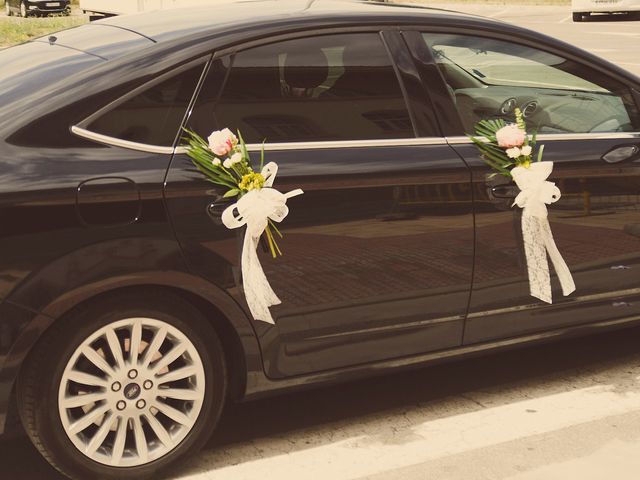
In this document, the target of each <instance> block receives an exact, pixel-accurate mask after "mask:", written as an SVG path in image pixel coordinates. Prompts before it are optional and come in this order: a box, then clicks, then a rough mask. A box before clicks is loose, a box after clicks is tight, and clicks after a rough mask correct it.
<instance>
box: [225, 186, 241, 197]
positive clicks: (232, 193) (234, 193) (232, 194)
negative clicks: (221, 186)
mask: <svg viewBox="0 0 640 480" xmlns="http://www.w3.org/2000/svg"><path fill="white" fill-rule="evenodd" d="M239 193H240V190H238V189H237V188H234V189H231V190H229V191H228V192H227V193H225V194H224V195H223V196H222V198H231V197H236V196H237V195H238V194H239Z"/></svg>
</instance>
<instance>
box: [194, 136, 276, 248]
mask: <svg viewBox="0 0 640 480" xmlns="http://www.w3.org/2000/svg"><path fill="white" fill-rule="evenodd" d="M185 131H186V132H187V135H188V136H187V137H185V140H187V142H188V149H187V155H188V156H189V157H190V158H191V160H192V162H193V164H194V165H195V166H196V167H197V168H198V170H200V172H202V173H203V174H204V175H205V177H206V178H207V180H208V181H210V182H212V183H215V184H216V185H221V186H223V187H226V188H228V190H227V191H226V192H225V194H224V195H223V198H233V197H237V198H238V199H240V198H242V197H243V196H244V195H246V194H247V193H249V192H251V191H253V190H260V189H262V188H264V187H265V176H264V175H263V169H264V145H263V148H262V150H261V151H260V167H259V171H255V170H254V168H253V164H252V162H251V157H250V156H249V152H248V151H247V146H246V144H245V142H244V140H243V139H242V135H241V134H240V132H238V136H236V135H234V134H233V132H231V130H229V129H228V128H225V129H223V130H217V131H215V132H213V133H212V134H211V135H210V136H209V137H208V139H207V141H205V140H204V139H203V138H202V137H201V136H200V135H198V134H197V133H195V132H193V131H191V130H187V129H185ZM264 235H265V237H266V240H267V243H268V244H269V251H270V252H271V256H272V257H273V258H276V257H277V256H278V255H282V251H281V250H280V247H279V246H278V243H277V242H276V235H277V236H279V237H280V238H282V233H280V230H278V227H276V226H275V224H274V222H273V220H271V219H270V218H268V221H267V225H266V226H265V228H264Z"/></svg>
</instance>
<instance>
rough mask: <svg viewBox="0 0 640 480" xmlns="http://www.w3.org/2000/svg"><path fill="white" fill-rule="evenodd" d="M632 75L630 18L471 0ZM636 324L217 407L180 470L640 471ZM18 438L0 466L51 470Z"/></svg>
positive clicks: (216, 473) (623, 477)
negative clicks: (215, 420) (576, 16)
mask: <svg viewBox="0 0 640 480" xmlns="http://www.w3.org/2000/svg"><path fill="white" fill-rule="evenodd" d="M461 8H464V10H465V11H467V12H476V11H477V12H481V13H483V14H484V15H489V16H492V17H495V18H500V19H503V20H505V21H511V22H515V23H518V24H520V25H523V26H526V27H529V28H536V29H539V30H540V31H542V32H544V33H548V34H550V35H553V36H556V37H558V38H562V39H563V40H566V41H568V42H571V43H575V44H577V45H579V46H581V47H583V48H586V49H589V50H591V51H592V52H594V53H596V54H598V55H601V56H603V57H605V58H608V59H609V60H611V61H613V62H615V63H618V64H619V65H621V66H623V67H625V68H627V69H629V70H631V71H634V72H635V73H637V74H639V75H640V59H639V57H638V56H637V52H638V51H640V28H639V27H640V21H638V22H627V21H620V19H619V18H617V17H616V18H613V19H611V18H609V19H603V21H598V22H587V23H580V24H574V23H572V22H571V19H570V12H569V11H568V9H566V8H553V7H486V6H483V7H476V6H470V5H464V7H461ZM638 451H640V329H635V330H632V331H626V332H615V333H609V334H605V335H600V336H598V337H590V338H585V339H578V340H572V341H565V342H562V343H559V344H552V345H545V346H541V347H534V348H528V349H525V350H521V351H514V352H509V353H501V354H496V355H492V356H489V357H485V358H482V359H476V360H467V361H462V362H458V363H454V364H449V365H442V366H434V367H430V368H426V369H422V370H418V371H413V372H404V373H398V374H397V375H393V376H386V377H382V378H376V379H369V380H365V381H360V382H357V383H352V384H348V385H344V386H338V387H331V388H324V389H319V390H313V391H309V392H304V393H296V394H289V395H282V396H279V397H274V398H271V399H265V400H261V401H256V402H252V403H248V404H244V405H236V406H231V407H229V408H228V409H227V412H226V414H225V417H224V419H223V422H222V425H221V426H220V428H219V429H218V431H217V432H216V433H215V434H214V437H213V438H212V440H211V442H210V443H209V445H208V446H207V447H206V448H205V450H204V451H203V452H200V453H198V454H197V455H196V456H195V457H194V459H193V460H192V461H191V462H190V463H189V464H188V466H186V467H183V468H182V469H181V470H180V471H179V472H176V473H175V474H174V476H173V477H172V478H176V479H177V478H180V479H190V480H205V479H207V480H226V479H229V480H244V479H247V480H254V479H262V480H271V479H274V480H276V479H277V480H286V479H294V478H295V479H300V478H304V479H306V480H315V479H317V480H326V479H331V480H347V479H348V480H356V479H357V480H364V479H367V480H396V479H403V480H424V479H437V480H463V479H464V480H556V479H557V480H573V479H579V480H600V479H602V478H612V479H615V480H636V479H637V478H638V472H639V471H640V457H639V456H638V454H637V452H638ZM62 478H63V477H61V476H60V475H58V474H57V473H56V472H55V471H53V470H52V469H51V468H50V467H49V466H48V465H47V464H46V462H45V461H44V460H42V459H41V458H40V456H39V455H38V454H37V452H36V451H35V450H34V449H33V447H31V445H30V444H29V443H28V442H27V441H26V440H25V439H18V440H15V439H13V440H11V441H7V440H6V439H5V440H0V479H8V480H9V479H10V480H58V479H62Z"/></svg>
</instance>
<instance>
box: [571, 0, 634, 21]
mask: <svg viewBox="0 0 640 480" xmlns="http://www.w3.org/2000/svg"><path fill="white" fill-rule="evenodd" d="M571 11H572V12H573V21H574V22H582V21H583V20H584V19H585V18H586V17H588V16H589V15H590V14H592V13H629V12H640V0H572V1H571Z"/></svg>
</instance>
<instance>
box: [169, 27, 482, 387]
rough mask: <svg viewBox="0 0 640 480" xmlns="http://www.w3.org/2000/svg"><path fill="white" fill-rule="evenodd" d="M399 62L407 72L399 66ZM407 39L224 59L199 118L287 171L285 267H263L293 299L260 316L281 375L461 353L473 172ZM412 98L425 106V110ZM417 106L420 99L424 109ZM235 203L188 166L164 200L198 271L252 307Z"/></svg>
mask: <svg viewBox="0 0 640 480" xmlns="http://www.w3.org/2000/svg"><path fill="white" fill-rule="evenodd" d="M392 55H393V56H394V57H395V62H394V61H393V60H392ZM414 70H415V68H414V66H413V64H412V62H411V58H410V57H409V55H408V52H407V50H406V46H405V45H404V43H402V42H401V40H400V38H399V36H398V34H395V33H393V34H387V35H386V40H385V37H384V36H383V35H382V34H381V33H380V32H379V31H372V30H368V31H361V32H359V31H357V30H356V31H354V29H349V31H348V32H340V31H335V30H334V31H333V33H332V34H330V35H326V34H321V33H318V34H312V33H306V34H305V35H304V37H302V38H284V39H277V40H271V41H268V42H265V41H263V42H262V44H258V45H256V44H255V43H254V44H252V45H251V46H248V47H239V48H236V49H234V50H232V51H228V52H218V53H217V54H216V60H215V61H214V62H213V64H212V65H211V68H210V71H209V75H208V77H207V79H206V81H205V83H204V84H203V86H202V89H201V91H200V94H199V97H198V100H197V102H196V104H195V106H194V108H193V113H192V114H191V117H190V118H189V121H188V125H189V127H190V128H192V129H194V130H195V131H197V132H199V133H200V134H202V135H208V134H209V133H210V132H211V131H212V130H215V129H220V128H223V127H229V128H231V129H234V130H235V129H239V130H240V131H241V133H242V135H243V136H244V138H245V140H246V141H247V142H248V143H249V144H250V145H249V148H250V150H251V152H252V154H253V158H254V160H255V159H256V158H259V150H260V148H261V144H262V142H263V141H264V140H266V142H267V143H266V146H265V150H266V152H265V153H266V161H268V162H269V161H273V162H276V163H277V164H278V166H279V170H278V175H277V178H276V180H275V185H274V187H275V188H277V189H278V190H280V191H282V192H287V191H290V190H292V189H295V188H302V189H303V190H304V195H302V196H299V197H295V198H292V199H291V200H289V202H288V206H289V208H290V213H289V216H288V217H287V218H286V219H285V221H284V222H283V224H282V226H281V230H282V233H283V234H284V238H283V239H282V240H281V241H279V243H280V246H281V248H282V250H283V252H284V256H282V257H279V258H277V259H272V258H270V256H269V255H267V254H266V252H265V251H263V250H262V249H259V257H260V262H261V263H262V266H263V268H264V270H265V273H266V275H267V278H268V280H269V282H270V283H271V285H272V287H273V288H274V290H275V292H276V293H277V295H278V296H279V297H280V299H281V300H282V304H281V305H278V306H275V307H272V308H271V312H272V315H273V317H274V319H275V325H269V324H267V323H264V322H261V321H254V322H253V325H254V328H255V330H256V332H257V334H258V336H259V340H260V344H261V348H262V353H263V360H264V364H265V370H266V372H267V374H268V375H269V376H271V377H276V378H277V377H284V376H289V375H295V374H301V373H307V372H314V371H320V370H326V369H330V368H337V367H345V366H350V365H356V364H362V363H366V362H372V361H376V360H383V359H389V358H395V357H400V356H408V355H415V354H420V353H424V352H430V351H434V350H440V349H445V348H449V347H455V346H458V345H460V344H461V341H462V331H463V325H464V316H465V314H466V308H467V302H468V296H469V292H470V285H471V271H472V262H473V218H472V212H471V210H472V202H471V193H470V188H469V187H470V174H469V170H468V167H467V166H466V165H465V163H464V162H463V161H462V160H461V159H460V157H459V156H458V155H457V154H456V153H455V151H453V149H452V148H451V147H450V146H448V145H447V144H446V141H445V139H444V138H443V137H442V135H441V134H440V132H439V130H438V128H437V127H436V122H435V119H434V115H433V112H432V110H431V107H430V104H429V102H428V101H425V96H424V92H423V91H422V90H421V89H422V85H421V83H420V80H419V79H418V78H417V77H416V75H415V71H414ZM415 95H420V98H419V99H416V97H415ZM416 100H418V101H416ZM223 193H224V192H223V191H221V190H218V189H216V188H213V187H212V184H210V183H208V182H206V181H205V180H204V178H202V177H201V175H200V174H198V173H197V172H196V171H195V170H194V168H193V166H192V164H191V162H190V160H189V158H188V157H187V156H186V155H185V154H184V153H182V154H178V155H176V156H175V158H174V160H173V162H172V165H171V168H170V170H169V174H168V178H167V184H166V199H167V205H168V209H169V211H170V214H171V216H172V221H173V223H174V226H175V229H176V232H177V235H178V239H179V241H180V243H181V245H182V248H183V251H184V253H185V256H186V259H187V261H188V262H189V264H190V267H191V268H192V269H193V270H194V271H196V272H198V273H199V274H200V275H202V276H204V277H206V278H209V279H210V280H211V281H213V282H216V283H218V284H220V285H221V286H223V288H226V289H227V291H228V292H229V294H230V295H232V296H233V297H234V298H235V299H236V300H237V301H238V302H239V303H240V304H241V305H243V306H244V307H245V308H246V305H245V302H244V299H243V295H242V289H241V277H240V247H241V235H243V232H240V231H229V230H227V229H226V228H225V227H223V226H221V223H220V214H221V212H222V210H223V209H224V208H226V207H227V206H228V205H229V203H230V202H229V201H228V200H227V199H223V198H222V194H223Z"/></svg>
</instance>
